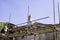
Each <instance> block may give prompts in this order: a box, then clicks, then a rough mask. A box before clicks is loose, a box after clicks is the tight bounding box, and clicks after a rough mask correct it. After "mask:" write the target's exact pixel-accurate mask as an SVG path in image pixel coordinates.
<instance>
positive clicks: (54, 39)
mask: <svg viewBox="0 0 60 40" xmlns="http://www.w3.org/2000/svg"><path fill="white" fill-rule="evenodd" d="M53 17H54V29H56V25H55V0H53ZM53 34H54V36H53V40H57V32H54V33H53Z"/></svg>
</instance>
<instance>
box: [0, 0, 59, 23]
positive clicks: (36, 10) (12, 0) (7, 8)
mask: <svg viewBox="0 0 60 40" xmlns="http://www.w3.org/2000/svg"><path fill="white" fill-rule="evenodd" d="M57 2H59V4H60V0H55V13H56V15H55V16H56V18H55V19H56V21H55V23H59V17H58V11H57V10H58V9H57ZM28 5H29V13H30V14H31V16H32V20H35V19H39V18H43V17H47V16H49V18H47V19H43V20H39V21H36V22H39V23H44V24H53V23H54V19H53V18H54V17H53V0H0V22H9V16H10V15H11V17H10V22H11V23H13V24H20V23H24V22H26V21H27V13H28Z"/></svg>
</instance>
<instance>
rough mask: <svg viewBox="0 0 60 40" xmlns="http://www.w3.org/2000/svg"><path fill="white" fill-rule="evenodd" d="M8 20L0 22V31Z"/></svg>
mask: <svg viewBox="0 0 60 40" xmlns="http://www.w3.org/2000/svg"><path fill="white" fill-rule="evenodd" d="M8 23H9V22H0V31H1V30H2V29H3V28H4V27H5V26H6V25H8Z"/></svg>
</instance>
